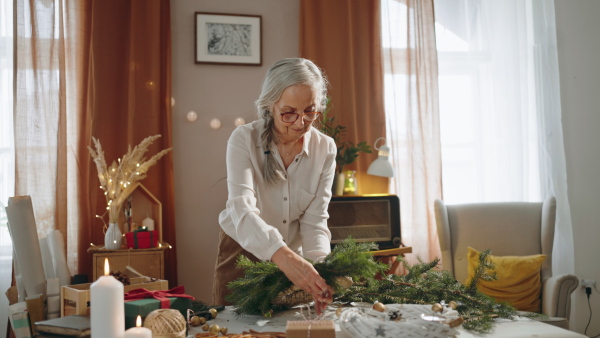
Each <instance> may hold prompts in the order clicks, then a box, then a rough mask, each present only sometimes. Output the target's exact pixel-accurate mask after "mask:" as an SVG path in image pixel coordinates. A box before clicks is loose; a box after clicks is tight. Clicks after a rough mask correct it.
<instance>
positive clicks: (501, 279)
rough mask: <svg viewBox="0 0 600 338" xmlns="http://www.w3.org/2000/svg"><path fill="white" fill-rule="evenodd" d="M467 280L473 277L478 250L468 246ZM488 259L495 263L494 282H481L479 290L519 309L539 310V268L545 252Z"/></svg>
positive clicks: (492, 256)
mask: <svg viewBox="0 0 600 338" xmlns="http://www.w3.org/2000/svg"><path fill="white" fill-rule="evenodd" d="M467 256H468V260H469V266H468V272H469V277H468V279H467V282H468V281H469V280H470V279H471V278H473V275H474V274H475V269H476V268H477V265H478V264H479V251H477V250H475V249H473V248H472V247H469V248H468V254H467ZM490 259H491V260H492V262H493V263H494V265H495V266H496V276H497V277H498V279H497V280H495V281H483V280H482V281H480V283H479V285H478V290H479V291H480V292H482V293H484V294H486V295H488V296H490V297H493V298H495V299H497V300H498V301H500V302H505V303H508V304H510V305H512V306H514V307H515V308H517V309H518V310H521V311H532V312H541V301H540V293H541V291H542V283H541V278H540V269H541V267H542V263H543V262H544V259H546V255H532V256H494V255H490Z"/></svg>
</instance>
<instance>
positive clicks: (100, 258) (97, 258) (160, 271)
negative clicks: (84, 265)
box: [88, 248, 165, 281]
mask: <svg viewBox="0 0 600 338" xmlns="http://www.w3.org/2000/svg"><path fill="white" fill-rule="evenodd" d="M88 252H92V254H93V259H92V264H93V274H94V275H93V280H94V281H95V280H96V279H98V277H100V276H103V275H104V259H105V258H108V265H109V266H110V270H111V271H121V272H124V271H125V268H126V267H127V266H128V265H129V266H131V267H132V268H133V269H135V270H136V271H138V272H139V273H141V274H142V275H144V276H147V277H154V278H158V279H164V278H165V250H164V249H161V248H152V249H123V250H100V249H98V250H93V251H90V250H88Z"/></svg>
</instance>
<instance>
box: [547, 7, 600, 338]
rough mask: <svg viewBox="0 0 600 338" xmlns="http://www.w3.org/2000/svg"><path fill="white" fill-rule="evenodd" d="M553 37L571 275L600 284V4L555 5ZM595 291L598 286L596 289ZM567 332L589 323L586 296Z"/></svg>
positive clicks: (596, 309) (595, 296)
mask: <svg viewBox="0 0 600 338" xmlns="http://www.w3.org/2000/svg"><path fill="white" fill-rule="evenodd" d="M555 8H556V34H557V39H558V62H559V68H560V91H561V107H562V116H563V133H564V139H565V153H566V160H567V183H568V194H569V204H570V205H571V219H572V222H573V242H574V246H575V275H576V276H578V277H579V279H583V278H589V279H594V280H596V282H598V281H600V263H599V258H600V208H598V205H599V204H600V179H599V178H598V174H599V173H600V171H599V170H598V168H600V147H599V146H598V145H600V133H599V132H598V127H600V108H599V107H600V95H598V90H599V88H600V64H599V63H598V60H599V55H600V39H598V32H600V21H598V14H600V1H596V0H577V1H572V0H557V1H555ZM597 289H598V290H600V285H598V286H597ZM572 299H573V308H572V312H571V328H572V329H575V330H576V331H578V332H581V333H583V332H584V330H585V326H586V325H587V323H588V319H589V315H590V312H589V309H588V305H587V299H586V296H585V291H584V289H582V288H577V290H576V291H575V293H574V295H573V298H572ZM590 301H591V305H592V311H593V314H594V316H593V318H592V321H591V324H590V326H589V328H588V335H589V336H594V335H597V334H600V322H599V321H598V319H599V318H600V293H598V291H596V290H594V291H593V293H592V296H591V298H590Z"/></svg>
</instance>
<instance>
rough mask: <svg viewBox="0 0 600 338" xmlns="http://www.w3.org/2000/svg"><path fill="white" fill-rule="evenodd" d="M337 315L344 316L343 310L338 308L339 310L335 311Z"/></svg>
mask: <svg viewBox="0 0 600 338" xmlns="http://www.w3.org/2000/svg"><path fill="white" fill-rule="evenodd" d="M335 315H336V316H338V317H339V316H341V315H342V308H341V307H338V308H337V310H335Z"/></svg>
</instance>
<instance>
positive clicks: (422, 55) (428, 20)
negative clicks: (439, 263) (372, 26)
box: [381, 0, 442, 261]
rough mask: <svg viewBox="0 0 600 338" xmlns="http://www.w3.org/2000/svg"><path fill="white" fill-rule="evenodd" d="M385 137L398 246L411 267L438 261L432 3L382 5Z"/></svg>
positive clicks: (388, 1)
mask: <svg viewBox="0 0 600 338" xmlns="http://www.w3.org/2000/svg"><path fill="white" fill-rule="evenodd" d="M381 11H382V19H381V23H382V48H383V51H382V54H383V64H384V86H385V95H384V96H385V111H386V127H387V128H386V134H387V142H388V143H389V144H390V148H391V153H390V160H391V161H392V165H393V166H394V168H395V169H396V176H395V177H394V179H392V181H391V185H390V192H391V193H395V194H397V195H398V196H399V197H400V218H401V224H402V225H401V228H402V229H401V230H402V233H401V236H402V241H403V243H404V244H405V245H407V246H412V248H413V255H409V257H407V259H408V260H409V261H414V260H415V259H416V257H420V258H421V259H423V260H425V261H429V260H431V259H433V258H435V257H440V256H441V253H440V249H439V243H438V236H437V231H436V224H435V214H434V210H433V203H434V201H435V199H438V198H441V197H442V174H441V154H440V151H441V147H440V129H439V128H440V120H439V109H438V70H437V53H436V48H435V31H434V23H435V21H434V11H433V0H417V1H415V0H382V2H381Z"/></svg>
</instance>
